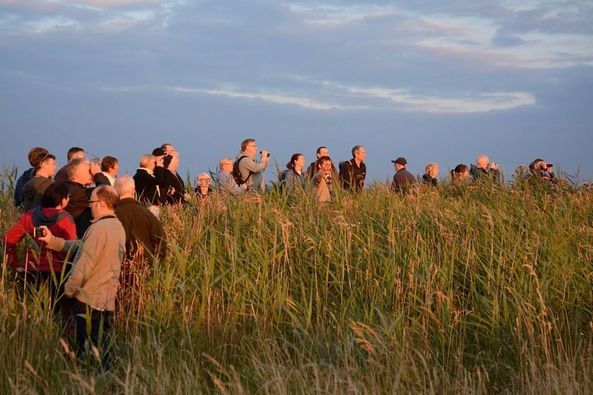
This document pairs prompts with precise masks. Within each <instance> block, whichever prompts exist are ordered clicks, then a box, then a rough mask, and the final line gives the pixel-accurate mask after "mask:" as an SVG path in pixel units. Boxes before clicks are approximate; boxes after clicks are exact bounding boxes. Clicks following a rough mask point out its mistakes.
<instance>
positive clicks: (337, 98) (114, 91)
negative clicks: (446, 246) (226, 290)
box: [0, 0, 593, 183]
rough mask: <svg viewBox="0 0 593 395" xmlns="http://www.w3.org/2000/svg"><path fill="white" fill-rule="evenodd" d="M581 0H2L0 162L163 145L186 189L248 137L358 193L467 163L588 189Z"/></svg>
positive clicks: (589, 70) (587, 76)
mask: <svg viewBox="0 0 593 395" xmlns="http://www.w3.org/2000/svg"><path fill="white" fill-rule="evenodd" d="M592 103H593V1H591V0H586V1H585V0H583V1H531V0H520V1H519V0H517V1H508V0H507V1H504V0H502V1H501V0H496V1H494V0H493V1H490V0H483V1H475V0H468V1H439V0H431V1H424V0H415V1H379V0H376V1H364V2H355V1H347V0H342V1H332V0H327V1H272V0H224V1H223V0H213V1H200V0H195V1H190V0H186V1H183V0H164V1H157V0H47V1H33V0H0V132H1V133H0V140H1V144H0V166H1V167H2V169H9V168H12V167H15V166H16V167H17V168H18V169H19V173H20V172H21V171H22V170H24V169H25V168H27V167H28V163H27V153H28V151H29V149H30V148H31V147H34V146H43V147H46V148H48V149H49V150H50V152H52V153H54V154H55V155H56V157H57V160H58V164H59V165H63V164H65V162H66V151H67V150H68V148H69V147H71V146H81V147H83V148H85V149H86V151H87V152H89V153H91V154H93V155H96V156H104V155H111V156H115V157H116V158H118V159H119V161H120V165H121V170H120V174H123V173H127V174H134V172H135V171H136V168H137V163H138V159H139V158H140V155H142V154H144V153H149V152H151V151H152V149H153V148H155V147H157V146H159V145H161V144H162V143H165V142H166V143H172V144H173V145H174V146H175V147H176V149H177V151H179V153H180V155H181V166H180V168H181V173H182V174H183V175H184V176H188V177H190V178H191V180H192V181H193V182H194V183H195V177H196V176H197V174H198V173H200V172H203V171H208V170H212V171H215V169H216V166H217V164H218V161H219V160H220V159H222V158H223V157H225V156H231V157H234V156H235V155H236V154H237V152H238V151H239V148H240V143H241V141H242V140H244V139H245V138H255V139H256V140H257V143H258V146H259V147H260V148H262V149H266V150H268V151H270V152H271V155H272V156H271V158H272V163H273V165H272V166H271V167H270V169H269V170H268V172H267V178H268V181H273V180H275V166H276V165H277V166H278V167H280V168H284V165H285V163H286V162H287V161H288V160H289V159H290V156H291V155H292V154H293V153H296V152H300V153H303V154H304V155H305V158H306V160H307V163H308V162H310V161H312V160H313V159H314V157H315V150H316V149H317V147H318V146H321V145H323V146H327V147H328V148H329V150H330V154H331V157H332V159H333V160H334V162H339V161H342V160H347V159H349V158H350V157H351V153H350V152H351V149H352V147H353V146H354V145H363V146H365V148H366V151H367V160H366V164H367V182H368V183H372V182H374V181H378V182H383V181H385V180H387V179H388V178H390V177H391V176H392V175H393V172H394V169H393V165H392V163H391V160H392V159H395V158H397V157H399V156H404V157H406V158H407V160H408V169H409V170H410V171H411V172H412V173H414V174H419V175H420V174H422V173H423V172H424V167H425V165H426V164H427V163H429V162H437V163H438V164H439V166H440V177H445V176H446V175H447V173H448V171H449V170H450V169H452V168H453V167H455V166H456V165H457V164H458V163H465V164H468V165H469V164H470V163H473V162H475V159H476V156H477V155H479V154H487V155H489V157H490V160H491V161H495V162H497V163H499V165H500V166H501V167H502V168H503V169H504V172H505V177H506V179H507V180H508V179H510V178H511V177H510V176H511V175H512V173H513V171H514V169H515V168H516V167H517V166H518V165H519V164H526V165H527V164H529V163H530V162H531V161H532V160H534V159H536V158H542V159H544V160H546V161H548V162H551V163H553V164H554V167H555V169H556V170H557V171H558V170H560V171H562V172H564V173H565V174H567V175H568V176H570V177H571V179H572V180H574V181H575V182H581V181H591V180H592V179H593V153H592V148H593V111H592Z"/></svg>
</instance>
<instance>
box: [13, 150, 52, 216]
mask: <svg viewBox="0 0 593 395" xmlns="http://www.w3.org/2000/svg"><path fill="white" fill-rule="evenodd" d="M47 153H48V150H46V149H45V148H43V147H33V148H31V150H30V151H29V155H28V159H29V164H30V165H31V167H30V168H28V169H27V170H25V171H24V172H23V173H22V174H21V175H20V176H19V178H18V179H17V180H16V185H15V187H14V206H15V207H19V206H20V205H22V204H23V202H24V200H25V196H24V195H23V188H24V187H25V184H26V183H27V182H28V181H29V180H30V179H31V178H33V176H34V175H35V161H36V160H38V158H41V157H43V156H45V155H46V154H47Z"/></svg>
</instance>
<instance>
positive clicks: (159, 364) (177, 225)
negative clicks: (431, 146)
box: [0, 185, 593, 394]
mask: <svg viewBox="0 0 593 395" xmlns="http://www.w3.org/2000/svg"><path fill="white" fill-rule="evenodd" d="M10 198H11V196H9V193H8V192H3V194H2V196H0V208H1V214H2V222H1V223H2V229H1V230H2V232H3V233H4V231H5V230H6V229H7V227H8V226H9V225H10V224H12V223H13V222H14V221H15V220H16V215H17V213H16V211H15V210H14V209H13V208H12V207H11V202H10ZM162 220H163V223H164V226H165V228H166V232H167V235H168V238H169V240H168V241H169V244H170V250H169V253H168V256H167V258H166V259H165V260H163V261H161V262H158V263H157V264H156V265H155V267H154V270H153V272H152V273H151V275H150V276H149V277H147V278H146V279H145V280H144V281H143V282H142V283H141V285H140V286H139V287H138V289H136V290H135V291H136V292H135V293H134V294H133V296H131V297H130V299H129V300H122V301H121V303H120V305H121V307H122V308H121V309H120V310H119V311H118V312H117V316H116V323H115V328H114V334H115V336H114V342H115V344H114V346H115V352H114V354H115V361H114V363H113V368H112V370H111V371H109V372H101V371H100V370H98V369H97V368H96V367H94V365H92V364H90V365H89V364H86V363H85V362H84V361H80V360H76V359H75V358H72V355H71V354H69V353H68V352H67V351H68V342H67V337H66V336H65V335H64V334H63V327H62V324H61V322H60V321H59V320H57V319H56V318H55V317H53V316H52V314H51V312H48V310H47V308H46V307H45V304H44V303H43V298H44V296H43V293H42V292H41V293H36V292H31V293H29V294H27V295H26V297H25V298H20V297H18V296H17V289H16V285H15V283H14V282H13V281H11V276H10V274H11V273H10V271H9V270H5V271H4V274H3V277H2V283H1V285H0V287H1V289H0V291H1V292H0V298H2V306H3V308H2V311H1V312H0V328H1V329H0V333H1V334H2V336H1V338H0V345H1V348H2V350H3V352H2V356H1V357H0V377H1V380H0V392H1V393H23V392H25V393H27V392H29V393H56V392H67V393H97V392H98V393H134V394H135V393H167V394H169V393H232V394H235V393H269V394H278V393H345V392H350V393H393V392H421V393H459V392H474V393H477V392H479V393H484V392H486V393H500V392H507V393H534V392H537V393H544V394H545V393H591V392H592V391H593V361H592V358H593V342H592V340H593V269H592V267H593V266H592V263H593V226H592V225H593V196H592V194H591V192H590V191H580V190H573V189H570V188H556V189H547V188H546V189H535V190H534V189H533V188H531V187H528V186H523V185H517V186H516V187H514V188H500V187H494V186H491V185H471V186H469V187H467V188H461V189H460V188H449V187H448V186H444V187H441V188H439V189H438V190H433V189H429V188H419V189H418V190H416V191H414V192H413V193H411V194H410V195H408V196H403V197H402V196H396V195H395V194H393V193H391V192H389V191H388V190H387V188H386V187H385V186H382V185H375V186H373V187H371V188H369V190H367V191H366V192H365V193H364V194H362V195H361V196H354V197H352V196H349V195H347V194H339V196H338V197H337V199H336V202H335V203H333V204H331V205H326V206H322V207H320V206H319V205H317V204H315V203H314V202H313V201H312V200H311V198H310V197H309V196H308V195H306V194H295V195H285V194H281V193H278V192H277V191H272V192H270V193H268V194H266V195H265V196H264V197H263V198H262V199H257V200H254V199H235V200H231V201H229V202H228V203H226V204H225V203H224V202H220V201H216V200H214V201H211V202H208V203H207V204H204V205H199V204H193V203H192V204H188V205H187V206H184V207H172V208H167V209H164V210H163V212H162ZM64 340H66V341H64Z"/></svg>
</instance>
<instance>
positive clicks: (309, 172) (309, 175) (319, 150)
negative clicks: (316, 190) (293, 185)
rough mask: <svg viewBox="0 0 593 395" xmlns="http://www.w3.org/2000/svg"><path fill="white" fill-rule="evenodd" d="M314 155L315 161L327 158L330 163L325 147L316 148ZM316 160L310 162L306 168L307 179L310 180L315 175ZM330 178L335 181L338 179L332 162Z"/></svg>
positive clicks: (327, 150)
mask: <svg viewBox="0 0 593 395" xmlns="http://www.w3.org/2000/svg"><path fill="white" fill-rule="evenodd" d="M315 155H316V156H317V159H319V158H321V157H322V156H327V157H328V158H330V162H331V157H330V156H329V149H328V148H327V147H324V146H321V147H319V148H317V151H316V152H315ZM317 159H315V160H314V161H313V162H311V163H310V164H309V167H307V178H308V179H309V180H310V179H312V178H313V176H314V175H315V174H316V173H317ZM331 167H332V173H333V174H332V176H333V178H334V179H335V180H337V179H338V178H339V176H338V171H337V170H336V167H335V166H334V163H333V162H332V166H331Z"/></svg>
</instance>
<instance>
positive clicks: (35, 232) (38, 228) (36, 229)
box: [33, 226, 46, 238]
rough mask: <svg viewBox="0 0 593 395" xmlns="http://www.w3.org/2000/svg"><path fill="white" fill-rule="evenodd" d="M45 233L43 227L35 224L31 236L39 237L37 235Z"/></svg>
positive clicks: (41, 235) (40, 235) (42, 235)
mask: <svg viewBox="0 0 593 395" xmlns="http://www.w3.org/2000/svg"><path fill="white" fill-rule="evenodd" d="M45 235H46V232H45V228H42V227H41V226H36V227H34V228H33V237H35V238H39V237H44V236H45Z"/></svg>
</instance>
